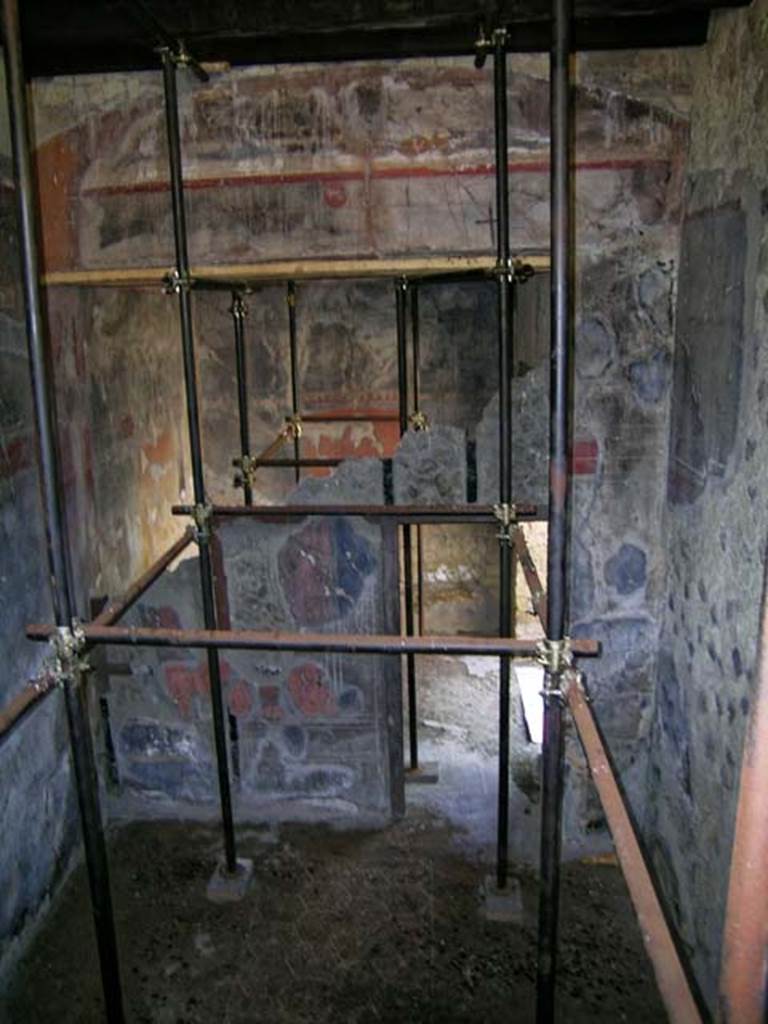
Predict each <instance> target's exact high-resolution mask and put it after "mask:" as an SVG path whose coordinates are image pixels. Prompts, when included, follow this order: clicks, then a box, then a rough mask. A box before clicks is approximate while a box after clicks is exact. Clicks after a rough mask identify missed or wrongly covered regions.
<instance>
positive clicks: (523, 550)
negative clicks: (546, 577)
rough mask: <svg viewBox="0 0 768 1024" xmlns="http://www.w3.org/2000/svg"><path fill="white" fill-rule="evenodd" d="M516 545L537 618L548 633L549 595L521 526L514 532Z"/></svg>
mask: <svg viewBox="0 0 768 1024" xmlns="http://www.w3.org/2000/svg"><path fill="white" fill-rule="evenodd" d="M514 545H515V552H516V554H517V557H518V559H519V561H520V565H521V567H522V570H523V576H525V582H526V583H527V585H528V589H529V591H530V592H531V601H532V602H533V609H534V611H535V612H536V617H537V618H538V620H539V622H540V623H541V628H542V629H543V631H544V632H545V633H546V632H547V595H546V591H545V590H544V587H543V585H542V582H541V577H540V576H539V570H538V569H537V568H536V563H535V562H534V560H533V558H532V556H531V552H530V550H529V548H528V542H527V541H526V539H525V534H524V533H523V531H522V530H521V529H520V527H519V526H516V527H515V531H514Z"/></svg>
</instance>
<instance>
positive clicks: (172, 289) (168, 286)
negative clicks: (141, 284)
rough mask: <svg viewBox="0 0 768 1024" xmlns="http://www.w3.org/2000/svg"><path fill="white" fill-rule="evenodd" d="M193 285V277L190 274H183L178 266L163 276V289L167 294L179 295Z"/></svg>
mask: <svg viewBox="0 0 768 1024" xmlns="http://www.w3.org/2000/svg"><path fill="white" fill-rule="evenodd" d="M191 287H192V278H191V277H190V276H189V274H181V273H180V272H179V270H178V268H177V267H174V268H173V270H169V271H168V273H167V274H166V275H165V277H164V278H163V290H164V292H165V294H166V295H179V294H180V293H181V292H183V291H188V290H189V289H190V288H191Z"/></svg>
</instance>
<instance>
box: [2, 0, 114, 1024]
mask: <svg viewBox="0 0 768 1024" xmlns="http://www.w3.org/2000/svg"><path fill="white" fill-rule="evenodd" d="M2 27H3V37H4V40H5V60H6V68H7V87H8V105H9V111H10V120H11V135H12V144H13V158H14V167H15V172H16V181H17V186H18V188H17V196H18V209H19V237H20V245H21V267H22V276H23V283H24V300H25V316H26V327H27V344H28V348H29V367H30V375H31V379H32V393H33V398H34V410H35V421H36V425H37V436H38V452H39V466H40V486H41V490H42V498H43V514H44V521H45V533H46V541H47V554H48V563H49V570H50V580H51V592H52V598H53V610H54V617H55V620H56V624H57V627H58V629H57V630H56V633H55V634H54V637H53V638H52V644H53V650H54V665H55V668H54V674H55V676H56V682H57V683H58V685H59V686H61V688H62V689H63V691H64V702H65V706H66V712H67V723H68V726H69V739H70V748H71V754H72V762H73V765H74V769H75V771H74V774H75V784H76V786H77V798H78V805H79V809H80V821H81V825H82V834H83V846H84V847H85V861H86V866H87V870H88V883H89V887H90V894H91V905H92V908H93V920H94V928H95V932H96V944H97V947H98V952H99V965H100V968H101V980H102V988H103V992H104V1003H105V1010H106V1019H107V1020H108V1021H109V1022H110V1024H123V1021H124V1019H125V1018H124V1014H123V999H122V990H121V985H120V967H119V960H118V951H117V938H116V935H115V920H114V912H113V908H112V894H111V890H110V884H109V864H108V860H107V847H106V842H105V838H104V827H103V824H102V819H101V809H100V807H99V795H98V781H97V773H96V760H95V757H94V752H93V741H92V737H91V730H90V724H89V721H88V712H87V706H86V700H85V693H84V680H85V674H86V666H85V662H84V660H83V653H84V651H83V646H84V645H83V643H82V637H81V635H80V634H79V632H78V631H77V630H76V629H74V628H73V617H74V614H75V601H74V587H73V581H72V575H71V570H70V562H69V558H68V552H67V534H66V526H65V521H64V508H63V504H62V499H61V477H60V471H59V465H58V458H57V450H56V427H55V424H56V412H55V398H54V389H53V383H52V377H51V373H50V367H49V362H48V353H47V351H46V340H45V327H44V321H43V312H42V304H41V300H40V286H39V280H40V261H39V256H38V250H37V223H36V221H37V217H36V209H35V187H34V179H33V171H32V155H31V150H30V143H29V111H28V107H27V96H26V83H25V79H24V67H23V60H22V52H21V36H20V31H19V11H18V4H17V0H3V24H2Z"/></svg>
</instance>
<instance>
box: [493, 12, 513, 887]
mask: <svg viewBox="0 0 768 1024" xmlns="http://www.w3.org/2000/svg"><path fill="white" fill-rule="evenodd" d="M493 47H494V59H493V98H494V136H495V142H496V291H497V318H498V346H499V354H498V365H499V504H498V505H497V506H496V509H497V515H498V517H499V520H500V524H501V528H500V530H499V535H498V536H499V635H500V636H503V637H508V636H512V535H511V532H510V527H511V519H512V516H513V505H512V321H513V315H514V278H513V272H512V267H511V260H510V246H509V179H508V172H507V33H506V29H503V28H499V29H496V31H495V32H494V34H493ZM511 667H512V666H511V662H510V659H509V658H508V657H503V658H501V659H500V664H499V790H498V817H497V838H496V885H497V886H498V888H499V889H504V888H506V885H507V874H508V859H509V707H510V703H509V684H510V673H511Z"/></svg>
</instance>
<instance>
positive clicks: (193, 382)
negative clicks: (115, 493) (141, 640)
mask: <svg viewBox="0 0 768 1024" xmlns="http://www.w3.org/2000/svg"><path fill="white" fill-rule="evenodd" d="M161 55H162V61H163V87H164V95H165V117H166V129H167V133H168V162H169V167H170V174H171V199H172V203H173V237H174V243H175V247H176V284H177V291H178V296H179V321H180V327H181V345H182V355H183V360H184V385H185V393H186V400H187V423H188V426H189V445H190V456H191V462H192V483H193V490H194V497H195V508H196V512H197V516H196V519H197V540H198V547H199V550H200V581H201V585H202V598H203V619H204V622H205V628H206V629H216V605H215V594H214V587H213V566H212V561H211V549H210V539H211V535H210V531H211V525H212V524H211V521H210V515H209V509H208V505H207V502H206V496H205V483H204V477H203V456H202V445H201V437H200V415H199V410H198V401H197V371H196V366H195V339H194V331H193V327H192V297H191V294H190V276H189V253H188V247H187V222H186V216H185V211H184V181H183V177H182V167H181V133H180V130H179V105H178V95H177V92H176V64H177V55H176V54H174V53H173V52H172V51H171V50H170V49H169V48H164V49H163V50H161ZM207 654H208V678H209V680H210V687H211V710H212V714H213V735H214V743H215V747H216V766H217V769H218V780H219V799H220V802H221V819H222V829H223V832H224V863H225V868H226V870H227V872H229V873H230V874H234V873H235V872H236V871H237V853H236V850H235V829H234V823H233V819H232V792H231V788H230V779H229V766H228V764H227V738H226V731H225V722H224V705H223V695H222V686H221V670H220V665H219V653H218V651H217V650H216V649H215V648H210V649H209V650H208V652H207Z"/></svg>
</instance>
